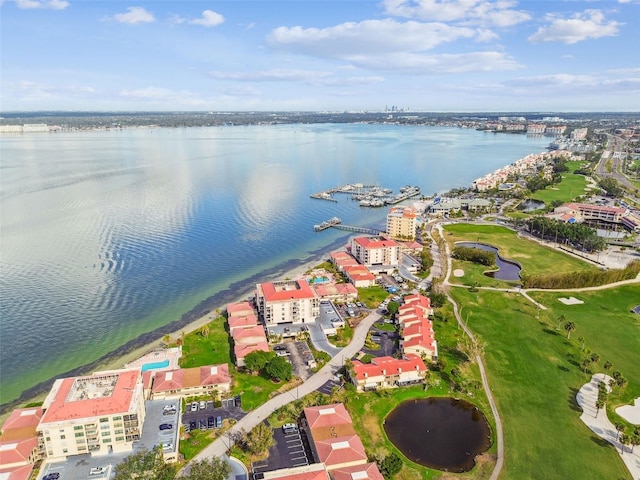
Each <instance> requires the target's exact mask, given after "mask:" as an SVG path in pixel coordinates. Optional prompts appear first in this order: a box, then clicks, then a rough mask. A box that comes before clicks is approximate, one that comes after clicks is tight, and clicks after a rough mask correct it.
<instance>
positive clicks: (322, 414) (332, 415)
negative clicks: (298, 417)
mask: <svg viewBox="0 0 640 480" xmlns="http://www.w3.org/2000/svg"><path fill="white" fill-rule="evenodd" d="M304 416H305V418H306V419H307V423H308V424H309V428H311V429H314V428H323V427H331V426H335V425H341V424H349V425H351V423H352V421H351V416H350V415H349V412H347V409H346V408H344V405H343V404H342V403H333V404H331V405H321V406H317V407H307V408H305V409H304Z"/></svg>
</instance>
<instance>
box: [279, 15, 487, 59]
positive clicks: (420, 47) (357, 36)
mask: <svg viewBox="0 0 640 480" xmlns="http://www.w3.org/2000/svg"><path fill="white" fill-rule="evenodd" d="M476 35H478V32H476V30H474V29H472V28H467V27H454V26H449V25H446V24H444V23H420V22H414V21H409V22H404V23H402V22H397V21H395V20H392V19H385V20H365V21H362V22H347V23H342V24H339V25H336V26H333V27H327V28H302V27H278V28H276V29H275V30H273V31H272V32H271V33H270V34H269V36H268V37H267V42H268V43H269V45H270V46H271V47H273V48H278V49H282V50H287V51H289V52H294V53H301V54H307V55H313V56H316V57H320V58H342V59H344V58H349V57H351V56H354V55H358V56H359V55H380V54H383V53H392V52H405V51H411V52H420V51H425V50H430V49H432V48H434V47H436V46H437V45H440V44H442V43H447V42H452V41H454V40H457V39H460V38H473V37H475V36H476ZM481 36H485V35H484V34H483V35H481Z"/></svg>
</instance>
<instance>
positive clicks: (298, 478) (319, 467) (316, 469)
mask: <svg viewBox="0 0 640 480" xmlns="http://www.w3.org/2000/svg"><path fill="white" fill-rule="evenodd" d="M264 478H265V480H330V478H329V475H328V473H327V470H326V468H325V467H324V465H323V464H321V463H312V464H310V465H303V466H300V467H292V468H282V469H280V470H272V471H270V472H264Z"/></svg>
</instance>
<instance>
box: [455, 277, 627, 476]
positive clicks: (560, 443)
mask: <svg viewBox="0 0 640 480" xmlns="http://www.w3.org/2000/svg"><path fill="white" fill-rule="evenodd" d="M636 291H637V290H636ZM452 294H453V296H454V297H455V299H456V300H457V301H458V302H459V304H461V305H465V306H464V312H468V311H470V312H472V315H469V316H468V325H469V327H470V328H471V329H472V330H473V331H474V332H475V333H476V334H477V335H478V336H479V338H480V340H481V341H482V342H484V343H485V344H486V347H485V361H486V367H487V374H488V376H489V383H490V385H491V389H492V392H493V394H494V397H495V399H496V402H497V405H498V410H499V412H500V416H501V418H502V422H503V428H504V435H505V464H504V469H503V472H502V475H501V477H500V478H502V479H524V478H526V479H545V480H548V479H566V478H576V473H577V472H580V474H579V476H580V478H584V479H594V480H595V479H603V478H608V479H609V478H610V479H626V478H630V475H629V473H628V471H627V470H626V468H625V467H624V464H623V463H622V461H621V460H620V458H619V456H618V454H617V453H616V451H615V450H614V447H613V446H611V445H609V444H603V442H602V441H601V440H600V439H599V437H597V436H596V435H595V434H593V433H592V432H591V431H590V430H589V429H588V428H587V427H586V426H585V425H584V424H583V423H582V422H581V421H580V418H579V417H580V415H581V411H580V409H579V407H578V406H577V403H576V400H575V395H576V393H577V391H578V389H579V388H580V387H581V386H582V385H583V384H584V383H586V382H587V381H588V378H590V375H585V374H584V373H583V371H582V369H581V366H580V356H581V351H580V348H581V347H580V345H578V342H577V341H576V340H575V338H577V337H578V336H579V335H580V334H581V333H578V330H576V331H575V332H574V333H573V335H572V337H571V340H570V341H569V340H567V339H566V334H565V333H564V331H557V330H556V327H557V322H556V319H557V317H558V316H559V315H560V313H562V311H563V310H564V307H560V308H559V309H558V310H556V307H559V306H560V305H562V304H561V303H560V302H555V303H553V301H552V302H551V303H552V304H551V305H549V304H547V301H546V300H547V298H543V296H544V295H547V293H544V294H540V295H541V296H540V295H539V296H540V299H541V300H544V302H543V303H545V304H546V305H547V306H548V307H551V308H550V309H549V310H541V311H540V312H539V318H536V314H537V313H538V312H537V309H536V308H535V307H534V306H533V304H531V303H530V302H528V301H527V300H526V299H524V297H522V296H521V295H518V294H514V293H502V292H492V291H480V292H478V293H473V294H472V293H469V292H467V291H466V290H464V289H460V288H453V289H452ZM536 295H537V294H536ZM625 295H629V291H628V290H626V291H625V290H624V289H620V293H616V294H613V295H612V294H611V292H609V294H605V293H602V297H600V299H601V300H602V301H603V302H604V304H606V305H607V307H606V308H608V309H611V311H612V313H611V317H609V322H608V323H612V322H611V321H612V320H613V318H614V317H615V316H616V315H617V314H616V313H613V312H618V314H621V313H622V306H621V305H618V300H613V301H610V300H609V298H614V299H619V298H623V297H625ZM636 298H638V295H637V294H636ZM556 304H557V305H556ZM590 308H591V309H592V313H590V314H589V315H586V316H584V317H576V320H575V321H576V323H577V325H578V328H579V329H580V330H581V331H582V330H583V331H584V333H585V334H586V333H587V332H588V331H589V328H593V329H594V331H593V334H592V335H593V337H592V340H591V342H590V344H592V345H593V346H592V348H593V350H594V351H598V353H599V354H600V355H601V358H602V359H605V358H611V361H612V362H614V361H615V362H616V363H619V365H620V368H619V369H620V370H621V371H622V370H625V373H624V374H625V375H626V376H627V378H628V379H629V386H628V387H627V388H629V390H632V389H635V388H637V384H635V382H636V380H635V377H633V379H632V374H631V372H630V371H628V372H627V370H626V369H625V368H624V365H625V363H624V362H623V361H622V360H621V359H618V356H623V355H624V354H625V352H626V354H627V355H629V354H630V352H631V351H638V338H640V337H639V336H638V333H639V332H638V327H637V324H636V325H635V326H632V325H630V323H631V322H624V321H622V322H618V324H617V325H610V327H609V328H610V329H611V330H612V331H611V332H610V336H611V342H612V344H611V345H609V341H608V340H607V341H605V340H603V342H600V341H599V337H598V336H597V334H596V331H598V328H597V327H595V326H591V327H587V324H591V323H592V322H593V321H594V320H595V319H597V317H598V316H599V315H600V313H599V312H600V309H599V308H596V306H595V305H591V306H590ZM584 310H585V311H586V310H587V309H584ZM565 314H566V313H565ZM463 316H465V317H466V314H464V315H463ZM603 323H604V319H603ZM634 329H635V331H634ZM625 336H627V337H632V338H633V339H631V338H627V339H626V340H625V341H624V342H623V343H622V344H620V343H615V342H613V339H614V338H618V339H622V338H623V337H625ZM633 342H635V347H636V348H635V349H633V347H634V345H633ZM614 343H615V345H614ZM627 348H632V349H631V350H627ZM614 350H618V351H619V354H618V355H616V354H615V352H614ZM632 361H633V360H632V359H629V360H628V361H627V362H632ZM602 362H604V360H603V361H602ZM614 368H615V367H614ZM632 382H634V384H635V385H633V386H632V385H631V383H632Z"/></svg>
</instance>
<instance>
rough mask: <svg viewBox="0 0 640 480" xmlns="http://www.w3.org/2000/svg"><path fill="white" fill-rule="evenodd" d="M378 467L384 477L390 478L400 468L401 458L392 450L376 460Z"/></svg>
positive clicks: (398, 471)
mask: <svg viewBox="0 0 640 480" xmlns="http://www.w3.org/2000/svg"><path fill="white" fill-rule="evenodd" d="M378 469H379V470H380V473H381V474H382V476H383V477H384V478H385V479H387V480H388V479H390V478H392V477H393V476H394V475H396V474H398V473H400V470H402V459H401V458H400V457H399V456H398V455H397V454H396V453H394V452H392V453H390V454H389V455H387V456H386V457H384V458H383V459H382V460H380V461H379V462H378Z"/></svg>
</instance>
